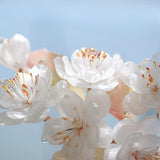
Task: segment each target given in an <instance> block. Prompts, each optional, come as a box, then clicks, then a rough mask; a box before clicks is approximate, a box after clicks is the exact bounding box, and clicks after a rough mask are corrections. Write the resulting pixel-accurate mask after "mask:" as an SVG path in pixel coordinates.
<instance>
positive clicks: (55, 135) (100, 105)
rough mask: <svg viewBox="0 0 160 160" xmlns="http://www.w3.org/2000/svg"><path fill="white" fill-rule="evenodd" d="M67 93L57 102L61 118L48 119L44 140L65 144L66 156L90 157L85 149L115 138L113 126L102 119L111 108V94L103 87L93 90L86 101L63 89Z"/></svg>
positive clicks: (63, 150) (56, 106) (89, 149)
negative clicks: (104, 90) (113, 136)
mask: <svg viewBox="0 0 160 160" xmlns="http://www.w3.org/2000/svg"><path fill="white" fill-rule="evenodd" d="M64 93H65V96H64V97H63V99H62V100H61V101H60V102H59V103H58V104H57V105H55V108H56V110H57V111H58V112H59V114H60V115H61V116H62V118H53V119H49V120H47V121H46V122H45V125H44V129H43V136H42V140H43V141H48V142H49V143H50V144H54V145H62V144H63V149H62V155H63V156H64V157H65V158H66V159H67V160H68V159H70V160H71V159H73V160H75V159H76V160H77V159H79V157H83V158H82V159H87V157H88V156H86V154H84V153H88V151H89V152H90V151H91V150H93V148H94V147H95V146H97V145H99V146H100V147H104V146H105V144H104V143H106V144H107V143H111V141H112V135H111V134H112V130H111V129H110V127H109V126H108V125H106V123H105V122H102V121H101V119H102V118H104V117H105V116H106V115H107V113H108V112H109V109H110V99H109V96H108V95H107V94H106V93H105V92H103V91H94V90H93V91H89V92H88V94H87V95H86V99H85V101H83V100H82V99H81V98H80V97H79V96H78V95H76V94H75V93H74V92H73V91H71V90H69V89H64ZM84 155H85V156H86V157H85V158H84ZM87 160H88V159H87Z"/></svg>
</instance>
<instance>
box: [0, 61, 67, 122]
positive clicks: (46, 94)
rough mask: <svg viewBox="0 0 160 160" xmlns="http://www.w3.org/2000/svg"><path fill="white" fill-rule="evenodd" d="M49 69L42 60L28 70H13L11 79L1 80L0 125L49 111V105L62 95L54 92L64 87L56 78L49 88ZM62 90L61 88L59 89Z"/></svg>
mask: <svg viewBox="0 0 160 160" xmlns="http://www.w3.org/2000/svg"><path fill="white" fill-rule="evenodd" d="M51 83H52V73H51V72H50V71H49V70H48V69H47V67H46V65H45V64H38V65H37V66H35V67H34V68H33V70H31V72H30V73H23V72H21V73H16V75H15V76H14V78H13V79H9V80H6V81H1V85H0V97H1V99H0V108H2V109H4V110H6V111H4V112H1V113H0V124H1V125H15V124H19V123H21V122H25V123H36V122H40V121H43V120H45V119H46V118H47V116H48V115H49V108H48V107H49V106H52V105H54V104H55V103H56V102H57V101H59V100H60V99H61V97H63V95H62V94H61V95H60V94H58V93H59V92H62V91H61V89H63V87H66V82H64V81H60V82H59V83H58V84H57V85H55V86H54V87H52V88H51ZM62 93H63V92H62Z"/></svg>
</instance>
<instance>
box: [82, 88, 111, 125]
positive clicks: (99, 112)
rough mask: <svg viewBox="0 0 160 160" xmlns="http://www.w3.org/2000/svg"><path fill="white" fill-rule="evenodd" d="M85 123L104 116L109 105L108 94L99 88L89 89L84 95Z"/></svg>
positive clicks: (95, 120) (96, 120)
mask: <svg viewBox="0 0 160 160" xmlns="http://www.w3.org/2000/svg"><path fill="white" fill-rule="evenodd" d="M85 104H86V111H87V113H86V115H87V116H86V117H85V118H87V123H88V122H89V123H91V124H92V123H97V122H98V121H100V120H101V119H102V118H104V117H105V116H106V115H107V114H108V112H109V109H110V107H111V102H110V98H109V96H108V94H106V93H105V92H104V91H101V90H91V91H89V92H88V94H87V95H86V99H85Z"/></svg>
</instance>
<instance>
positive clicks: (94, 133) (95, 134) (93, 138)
mask: <svg viewBox="0 0 160 160" xmlns="http://www.w3.org/2000/svg"><path fill="white" fill-rule="evenodd" d="M98 138H99V130H98V128H97V127H96V126H90V127H89V128H88V129H87V134H86V136H85V138H84V140H85V143H86V144H87V147H88V148H94V147H95V146H97V143H98Z"/></svg>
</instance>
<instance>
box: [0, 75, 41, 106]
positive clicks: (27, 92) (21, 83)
mask: <svg viewBox="0 0 160 160" xmlns="http://www.w3.org/2000/svg"><path fill="white" fill-rule="evenodd" d="M26 76H28V77H27V78H25V77H26ZM28 78H29V80H30V81H31V84H32V85H31V86H28V85H27V84H26V79H27V81H28ZM38 79H39V75H36V76H35V79H34V80H33V75H32V73H30V74H28V75H27V74H26V73H23V72H21V73H17V74H16V76H15V77H14V78H13V79H9V80H7V81H6V82H4V83H3V84H2V87H3V88H4V89H5V90H6V92H7V93H8V94H9V95H10V96H11V97H12V98H13V99H15V96H14V94H13V91H12V90H13V88H14V87H16V89H17V94H18V95H19V94H20V95H23V97H24V99H25V100H26V103H27V104H30V103H31V102H30V101H31V99H30V97H31V95H33V94H34V93H37V92H38V90H34V88H35V86H36V85H37V83H38Z"/></svg>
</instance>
